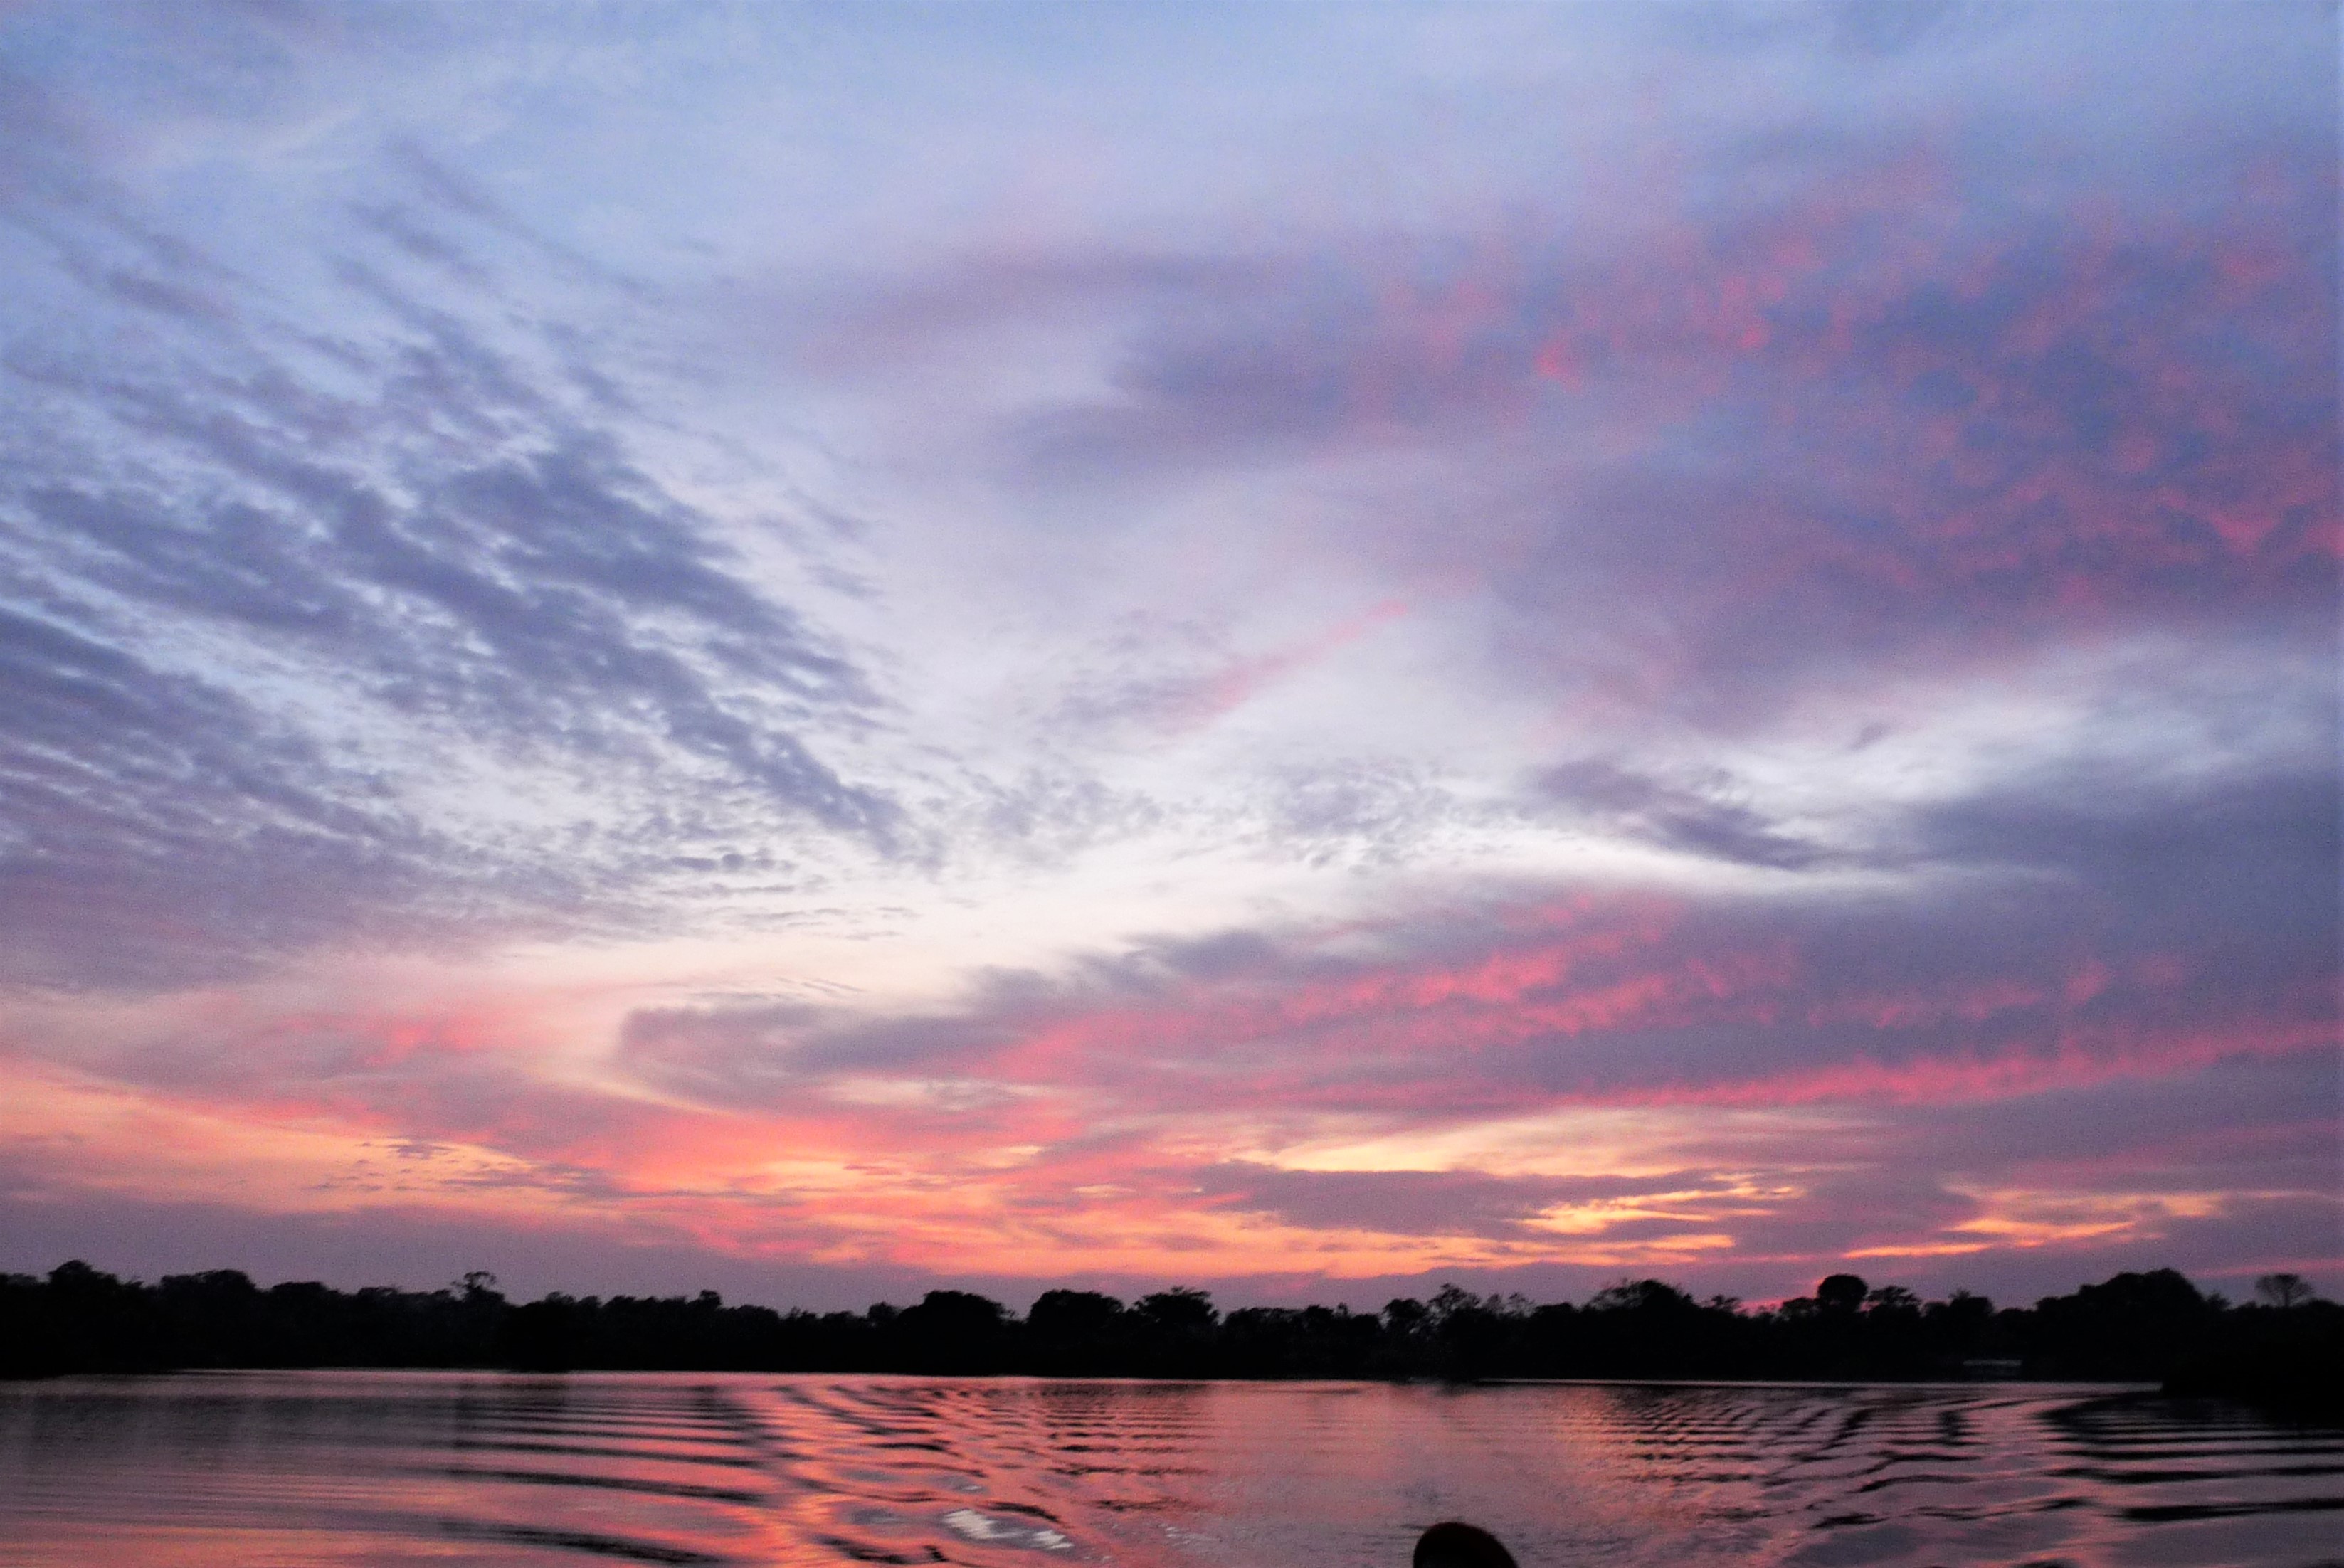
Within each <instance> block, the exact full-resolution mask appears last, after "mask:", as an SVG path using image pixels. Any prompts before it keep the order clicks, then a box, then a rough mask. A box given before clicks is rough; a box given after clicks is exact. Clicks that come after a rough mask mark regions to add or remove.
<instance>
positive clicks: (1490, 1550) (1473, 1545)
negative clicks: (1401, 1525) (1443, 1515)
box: [1414, 1519, 1514, 1568]
mask: <svg viewBox="0 0 2344 1568" xmlns="http://www.w3.org/2000/svg"><path fill="white" fill-rule="evenodd" d="M1414 1568H1514V1554H1513V1553H1510V1552H1509V1551H1507V1550H1506V1548H1505V1545H1504V1543H1501V1542H1500V1541H1499V1539H1498V1538H1497V1537H1496V1536H1494V1535H1492V1534H1490V1533H1489V1532H1488V1531H1486V1530H1484V1529H1482V1528H1481V1527H1480V1526H1479V1525H1476V1524H1467V1523H1463V1522H1462V1521H1460V1520H1456V1519H1447V1520H1443V1521H1442V1522H1441V1523H1439V1524H1436V1525H1434V1526H1433V1527H1432V1528H1431V1529H1430V1530H1428V1531H1426V1532H1425V1533H1423V1534H1421V1535H1420V1536H1418V1537H1417V1539H1416V1558H1415V1564H1414Z"/></svg>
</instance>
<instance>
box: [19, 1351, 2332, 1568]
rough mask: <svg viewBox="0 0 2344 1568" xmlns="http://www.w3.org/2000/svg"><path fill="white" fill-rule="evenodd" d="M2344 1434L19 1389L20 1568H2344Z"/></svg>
mask: <svg viewBox="0 0 2344 1568" xmlns="http://www.w3.org/2000/svg"><path fill="white" fill-rule="evenodd" d="M2339 1511H2344V1428H2337V1427H2302V1426H2287V1425H2280V1424H2276V1423H2273V1422H2267V1421H2264V1420H2261V1419H2259V1418H2258V1417H2256V1416H2254V1415H2252V1414H2249V1413H2248V1412H2243V1411H2240V1410H2238V1409H2235V1408H2231V1407H2227V1406H2220V1405H2210V1404H2197V1405H2193V1404H2185V1403H2177V1402H2168V1401H2162V1400H2157V1399H2153V1398H2147V1397H2144V1396H2139V1395H2120V1396H2115V1397H2110V1396H2107V1395H2106V1394H2105V1393H2102V1392H2096V1391H2089V1390H2081V1389H2073V1388H2069V1389H2057V1388H2046V1387H2041V1386H2028V1387H2013V1386H2003V1387H1960V1388H1948V1387H1909V1386H1897V1387H1884V1386H1874V1387H1853V1388H1851V1387H1781V1386H1773V1387H1652V1386H1625V1385H1619V1386H1612V1385H1585V1384H1581V1385H1561V1386H1554V1385H1550V1386H1515V1387H1505V1388H1482V1389H1463V1390H1445V1389H1436V1388H1428V1387H1390V1386H1385V1385H1381V1384H1349V1383H1342V1384H1336V1383H1313V1384H1292V1383H1288V1384H1275V1383H1273V1384H1261V1383H1222V1384H1167V1383H1125V1382H1026V1381H1002V1382H987V1381H977V1380H965V1379H950V1378H944V1379H938V1378H883V1377H844V1378H843V1377H772V1376H756V1375H746V1374H742V1375H723V1376H709V1375H674V1376H662V1375H631V1374H630V1375H621V1374H613V1375H605V1376H577V1377H570V1378H540V1377H518V1376H514V1377H508V1376H498V1375H492V1374H476V1373H455V1372H436V1373H435V1372H413V1373H408V1372H383V1373H375V1372H274V1373H263V1372H254V1373H229V1374H211V1375H201V1376H187V1377H177V1378H121V1379H76V1380H71V1381H67V1382H52V1383H41V1384H32V1385H15V1386H7V1385H0V1560H5V1562H7V1563H26V1564H34V1563H135V1564H146V1563H221V1564H227V1563H237V1564H247V1563H252V1564H266V1563H288V1564H291V1563H305V1564H306V1563H369V1564H373V1563H450V1562H459V1563H460V1562H475V1563H579V1562H581V1561H587V1560H591V1559H592V1558H597V1557H599V1558H601V1559H604V1560H606V1561H607V1560H616V1561H621V1562H637V1563H842V1562H850V1563H851V1562H860V1563H966V1564H971V1565H972V1568H1044V1565H1046V1564H1048V1563H1059V1562H1063V1563H1068V1564H1070V1565H1071V1564H1086V1563H1125V1564H1131V1565H1134V1568H1403V1565H1404V1564H1405V1563H1406V1562H1407V1559H1408V1549H1409V1543H1410V1542H1411V1541H1412V1540H1413V1538H1414V1535H1415V1533H1416V1532H1417V1531H1419V1530H1420V1529H1422V1528H1423V1527H1424V1526H1425V1525H1426V1524H1429V1523H1432V1522H1433V1521H1435V1520H1437V1519H1441V1518H1450V1517H1461V1518H1468V1519H1472V1520H1475V1521H1478V1522H1480V1523H1483V1524H1485V1525H1487V1526H1489V1527H1490V1528H1491V1529H1493V1530H1495V1531H1496V1532H1497V1533H1498V1534H1499V1535H1500V1537H1502V1538H1503V1539H1504V1540H1505V1541H1506V1542H1507V1543H1509V1544H1510V1545H1511V1546H1512V1547H1513V1548H1514V1552H1515V1554H1516V1556H1517V1557H1519V1558H1520V1559H1521V1562H1522V1563H1523V1565H1524V1568H1563V1565H1566V1564H1575V1563H1607V1564H1610V1563H1619V1564H1637V1565H1650V1568H1663V1565H1666V1568H1697V1565H1701V1564H1721V1565H1722V1564H1727V1563H1732V1564H1735V1565H1737V1568H1742V1565H1747V1564H1797V1565H1802V1568H1803V1565H1808V1564H1812V1565H1814V1568H1839V1565H1853V1564H1864V1563H1884V1564H1894V1565H1904V1564H1912V1565H1915V1568H1917V1565H1921V1564H1929V1563H1948V1564H1951V1563H2076V1564H2079V1565H2081V1564H2110V1565H2117V1564H2123V1565H2135V1564H2137V1565H2140V1568H2167V1565H2181V1564H2204V1563H2241V1564H2246V1563H2251V1564H2255V1565H2257V1568H2284V1565H2287V1564H2310V1563H2323V1562H2325V1563H2336V1562H2339V1560H2344V1552H2339V1550H2338V1548H2337V1547H2336V1545H2335V1544H2334V1543H2336V1542H2337V1541H2338V1540H2339V1527H2344V1512H2339Z"/></svg>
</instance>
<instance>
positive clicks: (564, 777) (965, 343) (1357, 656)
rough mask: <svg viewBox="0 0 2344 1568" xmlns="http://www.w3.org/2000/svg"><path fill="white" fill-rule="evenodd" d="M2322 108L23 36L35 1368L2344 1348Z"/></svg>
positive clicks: (1959, 58)
mask: <svg viewBox="0 0 2344 1568" xmlns="http://www.w3.org/2000/svg"><path fill="white" fill-rule="evenodd" d="M2338 133H2339V124H2338V36H2337V13H2336V11H2335V9H2334V7H2332V6H2330V5H2269V6H2266V5H2251V4H2223V5H2207V6H2202V7H2191V6H2187V5H2051V6H2043V7H2027V6H2016V7H2013V6H1999V5H1996V6H1979V7H1969V6H1964V5H1946V6H1937V5H1921V4H1894V5H1838V6H1827V5H1801V6H1793V7H1776V6H1765V5H1736V4H1726V5H1691V4H1687V5H1621V6H1605V5H1500V4H1477V5H1460V6H1447V5H1301V4H1296V5H1232V6H1215V5H1153V4H1150V5H1073V4H1065V5H1034V6H1025V5H908V4H907V5H785V4H767V5H740V6H732V5H715V4H691V5H684V4H662V5H488V4H470V5H449V6H431V5H359V6H335V5H318V6H313V5H304V4H297V3H292V0H277V3H263V0H247V3H243V4H225V3H222V4H212V5H203V4H193V3H184V0H174V3H172V4H167V5H128V4H124V5H100V4H89V3H84V0H72V3H57V4H42V3H38V0H35V3H33V4H18V5H5V6H0V219H5V222H0V1269H14V1270H19V1271H46V1270H47V1269H49V1268H50V1267H52V1266H54V1265H55V1264H56V1263H57V1262H58V1261H61V1260H63V1259H65V1258H67V1257H76V1256H77V1257H84V1258H86V1259H88V1260H89V1261H92V1262H93V1263H96V1264H97V1265H99V1266H100V1267H104V1268H110V1269H114V1270H116V1271H123V1272H126V1273H136V1274H142V1275H145V1276H147V1277H148V1278H152V1277H154V1276H156V1275H157V1274H160V1273H163V1272H168V1271H182V1270H189V1269H198V1268H214V1267H227V1266H233V1267H241V1268H245V1269H247V1270H249V1271H252V1272H253V1273H254V1274H255V1275H256V1276H257V1277H259V1278H261V1279H263V1280H275V1279H281V1278H288V1277H295V1278H322V1279H326V1280H328V1281H331V1282H337V1283H340V1284H345V1285H349V1284H360V1283H369V1282H390V1283H399V1284H405V1285H408V1286H411V1287H429V1286H435V1285H438V1284H440V1283H442V1282H446V1281H447V1280H449V1279H450V1278H451V1277H453V1276H454V1275H455V1274H458V1273H460V1272H461V1271H464V1270H467V1269H474V1268H483V1269H490V1270H493V1271H496V1272H498V1273H499V1274H500V1275H501V1276H503V1278H504V1280H505V1282H506V1283H507V1285H508V1286H509V1287H510V1288H513V1289H515V1290H518V1291H520V1292H526V1293H535V1292H540V1291H543V1290H546V1289H552V1288H561V1289H567V1290H571V1291H578V1292H588V1291H592V1292H605V1293H607V1292H613V1291H621V1290H623V1291H634V1292H642V1291H661V1292H673V1291H688V1290H697V1289H699V1288H702V1286H714V1287H716V1288H719V1289H721V1290H723V1291H724V1292H726V1293H727V1294H728V1295H731V1296H736V1297H743V1298H746V1299H750V1300H756V1301H763V1302H772V1303H774V1304H777V1305H788V1304H793V1303H799V1304H805V1305H809V1306H816V1307H834V1306H854V1307H859V1306H861V1305H863V1304H864V1303H865V1302H869V1301H872V1300H874V1298H876V1297H879V1296H883V1295H892V1296H893V1297H894V1299H897V1300H904V1299H905V1298H906V1297H907V1296H908V1295H911V1294H916V1292H919V1291H921V1290H924V1289H926V1288H929V1287H931V1286H934V1285H938V1284H951V1285H959V1286H965V1287H970V1288H976V1289H983V1290H986V1291H988V1292H993V1293H995V1294H997V1295H1000V1296H1002V1297H1003V1298H1005V1299H1007V1300H1010V1301H1012V1302H1016V1303H1018V1304H1020V1305H1022V1304H1023V1303H1024V1302H1025V1301H1027V1300H1030V1299H1031V1297H1032V1295H1033V1294H1034V1292H1036V1291H1038V1290H1040V1289H1043V1288H1046V1286H1048V1285H1052V1284H1066V1283H1073V1284H1083V1285H1094V1286H1098V1287H1102V1288H1106V1289H1112V1290H1116V1291H1118V1292H1125V1293H1129V1292H1135V1291H1145V1290H1154V1289H1160V1288H1162V1287H1164V1286H1166V1285H1167V1284H1174V1283H1185V1284H1190V1285H1197V1286H1202V1287H1205V1288H1208V1289H1211V1290H1213V1291H1215V1292H1217V1295H1218V1297H1219V1299H1220V1300H1221V1301H1222V1302H1224V1303H1238V1302H1257V1301H1258V1302H1295V1301H1303V1300H1318V1301H1329V1302H1332V1301H1337V1300H1348V1301H1349V1302H1352V1303H1353V1304H1354V1305H1360V1306H1375V1305H1379V1304H1380V1303H1381V1302H1383V1300H1384V1299H1385V1298H1386V1297H1388V1296H1389V1295H1392V1294H1395V1293H1401V1292H1422V1291H1424V1290H1426V1289H1429V1288H1430V1287H1432V1286H1435V1285H1437V1284H1438V1283H1439V1282H1441V1281H1443V1280H1452V1279H1453V1280H1457V1281H1459V1282H1463V1283H1466V1284H1469V1285H1471V1286H1473V1287H1475V1288H1478V1289H1503V1290H1521V1291H1523V1292H1526V1293H1528V1294H1530V1295H1531V1296H1534V1297H1537V1298H1540V1299H1557V1298H1562V1297H1571V1298H1579V1297H1583V1296H1584V1295H1585V1294H1586V1293H1587V1292H1589V1291H1591V1290H1593V1289H1595V1288H1597V1287H1599V1286H1601V1285H1602V1284H1604V1283H1606V1282H1610V1281H1612V1280H1615V1279H1617V1278H1619V1277H1621V1276H1622V1275H1633V1276H1638V1277H1642V1276H1646V1275H1654V1276H1658V1277H1661V1278H1663V1279H1667V1280H1671V1281H1673V1282H1679V1283H1682V1284H1683V1285H1685V1286H1687V1287H1688V1288H1692V1289H1694V1290H1696V1291H1697V1292H1701V1293H1703V1294H1706V1293H1708V1292H1713V1291H1724V1292H1733V1293H1736V1294H1739V1295H1743V1296H1745V1297H1748V1298H1750V1299H1752V1300H1767V1299H1773V1298H1777V1297H1781V1296H1783V1295H1785V1294H1793V1293H1797V1292H1800V1291H1803V1289H1805V1288H1806V1287H1807V1286H1808V1285H1810V1284H1811V1283H1812V1282H1813V1281H1814V1279H1815V1278H1816V1277H1817V1276H1818V1275H1819V1274H1821V1273H1824V1272H1828V1271H1834V1270H1836V1269H1852V1270H1854V1271H1856V1272H1859V1273H1862V1274H1864V1275H1865V1276H1867V1277H1868V1278H1870V1279H1872V1280H1873V1281H1874V1282H1889V1281H1894V1282H1902V1283H1905V1284H1908V1285H1910V1286H1912V1287H1914V1288H1915V1289H1917V1290H1921V1291H1923V1292H1941V1291H1943V1290H1945V1289H1946V1288H1948V1287H1951V1286H1954V1285H1967V1286H1969V1287H1971V1288H1973V1289H1978V1290H1983V1291H1985V1292H1989V1293H1992V1294H1995V1295H1996V1296H1997V1297H2001V1298H2005V1299H2010V1300H2031V1299H2032V1298H2033V1297H2035V1296H2036V1295H2039V1294H2043V1293H2046V1292H2053V1291H2066V1290H2070V1289H2073V1288H2074V1286H2075V1285H2076V1283H2077V1282H2081V1281H2084V1280H2087V1279H2099V1278H2102V1277H2105V1276H2106V1275H2107V1274H2108V1273H2110V1272H2113V1271H2116V1270H2117V1269H2122V1268H2141V1267H2154V1266H2157V1265H2163V1264H2171V1265H2174V1266H2177V1267H2180V1268H2182V1269H2184V1270H2186V1271H2189V1272H2190V1273H2191V1274H2192V1275H2193V1276H2194V1277H2196V1278H2197V1279H2198V1280H2199V1281H2200V1282H2203V1283H2206V1284H2208V1285H2209V1286H2218V1287H2221V1288H2224V1289H2227V1290H2229V1291H2230V1292H2232V1293H2233V1294H2237V1293H2239V1292H2241V1291H2242V1290H2243V1289H2244V1288H2246V1286H2247V1285H2248V1284H2249V1283H2250V1282H2251V1280H2252V1277H2253V1276H2254V1275H2255V1274H2257V1273H2259V1272H2262V1271H2269V1270H2278V1269H2288V1270H2295V1271H2300V1272H2302V1273H2304V1274H2307V1275H2309V1276H2310V1277H2311V1278H2312V1279H2313V1280H2314V1282H2316V1283H2319V1285H2321V1286H2322V1287H2323V1288H2325V1289H2327V1290H2328V1291H2329V1292H2336V1291H2337V1290H2339V1288H2344V1261H2339V1258H2344V1239H2340V1235H2344V1207H2339V1185H2344V1171H2339V1052H2338V1028H2339V1016H2338V988H2339V962H2338V951H2339V833H2338V821H2339V782H2338V778H2339V774H2338V745H2339V722H2338V695H2339V691H2338V688H2339V662H2338V660H2339V638H2338V597H2337V596H2338V576H2337V566H2338V553H2339V457H2338V418H2339V393H2338V339H2339V316H2338V306H2337V299H2338V292H2337V291H2338V283H2339V277H2338V250H2339V240H2338V232H2339V231H2338V203H2339V183H2338V156H2337V150H2338Z"/></svg>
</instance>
